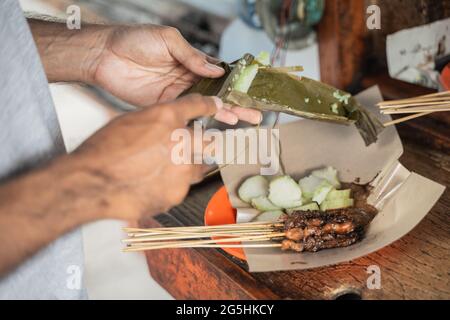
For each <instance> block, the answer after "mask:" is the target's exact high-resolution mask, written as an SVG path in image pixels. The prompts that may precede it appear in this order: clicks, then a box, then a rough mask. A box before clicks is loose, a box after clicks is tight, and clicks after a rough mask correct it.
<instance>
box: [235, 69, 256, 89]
mask: <svg viewBox="0 0 450 320" xmlns="http://www.w3.org/2000/svg"><path fill="white" fill-rule="evenodd" d="M257 73H258V65H257V64H251V65H249V66H247V67H245V68H244V69H243V70H242V71H241V74H240V75H239V78H238V79H237V81H236V83H235V84H234V86H233V90H236V91H239V92H242V93H247V91H248V89H250V86H251V85H252V82H253V79H255V77H256V74H257Z"/></svg>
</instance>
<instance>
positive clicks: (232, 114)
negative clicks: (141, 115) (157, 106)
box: [93, 25, 262, 125]
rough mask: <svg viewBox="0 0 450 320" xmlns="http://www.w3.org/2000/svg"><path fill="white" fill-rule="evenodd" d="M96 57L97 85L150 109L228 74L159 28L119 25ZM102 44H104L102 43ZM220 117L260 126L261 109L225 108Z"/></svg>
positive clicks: (172, 32)
mask: <svg viewBox="0 0 450 320" xmlns="http://www.w3.org/2000/svg"><path fill="white" fill-rule="evenodd" d="M108 32H109V35H108V36H107V37H106V38H105V37H98V39H106V40H105V45H104V49H103V50H102V52H101V54H100V55H99V56H98V57H96V62H95V68H93V70H94V73H93V82H94V83H95V84H97V85H100V86H101V87H103V88H104V89H106V90H107V91H109V92H110V93H112V94H113V95H115V96H117V97H118V98H121V99H122V100H124V101H127V102H129V103H131V104H134V105H136V106H141V107H147V106H149V105H152V104H154V103H160V102H165V101H169V100H173V99H175V98H176V97H177V96H178V95H179V94H180V93H181V92H183V91H184V90H185V89H187V88H189V87H190V86H192V85H193V84H194V83H195V82H196V81H197V80H198V79H199V77H211V78H216V77H220V76H222V75H223V74H224V70H223V69H222V68H220V67H218V66H216V65H215V64H216V63H217V62H218V61H217V60H216V59H214V58H212V57H209V56H207V55H206V54H204V53H202V52H200V51H199V50H197V49H195V48H193V47H192V46H191V45H190V44H189V43H188V42H187V41H186V40H185V39H184V38H183V37H182V35H181V34H180V33H179V32H178V30H177V29H174V28H171V27H164V26H156V25H145V26H118V27H112V29H111V30H109V31H108ZM102 41H103V40H102ZM215 118H216V119H217V120H219V121H222V122H225V123H228V124H232V125H233V124H236V123H237V122H238V120H244V121H247V122H249V123H252V124H258V123H260V122H261V119H262V115H261V113H260V112H259V111H257V110H252V109H247V108H241V107H236V106H230V105H225V106H224V108H223V109H222V110H220V111H219V112H218V113H217V114H216V116H215Z"/></svg>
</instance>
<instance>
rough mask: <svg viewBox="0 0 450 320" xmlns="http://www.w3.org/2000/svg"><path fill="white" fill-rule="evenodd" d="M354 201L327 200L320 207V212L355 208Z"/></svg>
mask: <svg viewBox="0 0 450 320" xmlns="http://www.w3.org/2000/svg"><path fill="white" fill-rule="evenodd" d="M353 203H354V201H353V199H334V200H326V201H324V202H322V204H321V205H320V210H322V211H326V210H332V209H342V208H347V207H352V206H353Z"/></svg>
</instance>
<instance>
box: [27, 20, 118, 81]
mask: <svg viewBox="0 0 450 320" xmlns="http://www.w3.org/2000/svg"><path fill="white" fill-rule="evenodd" d="M28 23H29V25H30V28H31V32H32V34H33V38H34V41H35V42H36V45H37V48H38V51H39V55H40V57H41V60H42V63H43V65H44V69H45V72H46V74H47V78H48V80H49V82H58V81H68V82H70V81H77V82H85V83H92V81H93V78H94V73H95V70H96V64H97V62H98V58H99V56H100V55H101V53H102V51H103V49H104V46H105V43H106V41H107V37H108V35H109V30H110V27H108V26H103V25H87V24H86V25H82V27H81V29H79V30H77V29H74V30H69V29H68V28H67V26H66V24H65V23H58V22H50V21H43V20H37V19H33V18H29V19H28Z"/></svg>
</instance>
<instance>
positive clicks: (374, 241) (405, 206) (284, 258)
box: [221, 87, 445, 272]
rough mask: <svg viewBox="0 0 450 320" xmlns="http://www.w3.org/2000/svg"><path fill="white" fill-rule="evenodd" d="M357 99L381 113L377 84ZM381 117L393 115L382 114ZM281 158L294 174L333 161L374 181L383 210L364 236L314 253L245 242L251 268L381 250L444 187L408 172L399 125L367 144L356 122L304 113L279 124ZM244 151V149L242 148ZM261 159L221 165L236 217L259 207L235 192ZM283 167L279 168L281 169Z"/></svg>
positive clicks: (343, 172) (344, 173) (315, 263)
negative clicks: (305, 116) (320, 118)
mask: <svg viewBox="0 0 450 320" xmlns="http://www.w3.org/2000/svg"><path fill="white" fill-rule="evenodd" d="M356 98H357V99H358V101H359V102H360V103H361V104H362V105H364V106H366V107H367V108H368V109H372V111H373V112H375V114H379V113H378V112H377V110H376V109H375V108H376V106H375V104H376V103H377V102H379V101H381V100H382V98H381V94H380V92H379V90H378V88H376V87H374V88H371V89H368V90H366V91H364V92H362V93H360V94H359V95H358V96H356ZM380 119H381V120H382V121H386V120H389V117H388V116H381V115H380ZM279 129H280V146H279V147H280V148H279V150H280V159H281V163H282V164H283V169H284V170H283V172H284V173H285V174H289V175H291V176H293V177H294V178H295V179H298V178H301V177H304V176H306V175H307V174H309V172H310V171H312V170H314V169H317V168H322V167H324V166H333V167H335V168H336V169H337V170H338V172H339V179H340V181H343V182H353V181H359V182H360V183H369V182H370V183H371V184H372V185H373V186H374V189H373V190H372V192H371V195H370V197H369V202H370V203H372V204H374V205H375V206H376V207H377V208H378V209H379V210H380V211H379V213H378V215H377V216H376V217H375V219H374V220H373V221H372V223H371V224H370V226H369V228H368V230H367V233H366V236H365V238H364V239H363V240H362V241H361V242H359V243H356V244H354V245H352V246H349V247H346V248H336V249H328V250H322V251H319V252H316V253H309V252H304V253H295V252H282V251H281V250H280V249H279V248H248V249H247V248H246V249H245V254H246V257H247V262H248V265H249V269H250V271H253V272H262V271H276V270H293V269H308V268H314V267H321V266H325V265H331V264H336V263H340V262H344V261H350V260H352V259H356V258H358V257H362V256H364V255H367V254H369V253H371V252H373V251H376V250H379V249H381V248H383V247H384V246H387V245H389V244H391V243H392V242H394V241H396V240H398V239H399V238H401V237H402V236H404V235H405V234H407V233H408V232H409V231H411V230H412V228H414V226H415V225H417V224H418V223H419V222H420V221H421V220H422V219H423V218H424V217H425V215H426V214H427V213H428V211H429V210H430V209H431V208H432V206H433V205H434V203H435V202H436V201H437V200H438V199H439V197H440V196H441V195H442V193H443V191H444V189H445V188H444V187H443V186H441V185H439V184H437V183H435V182H433V181H431V180H429V179H426V178H424V177H421V176H419V175H417V174H415V173H411V172H409V171H408V170H407V169H405V168H404V167H403V166H402V165H401V164H400V163H399V162H398V158H399V157H400V156H401V154H402V152H403V147H402V144H401V141H400V138H399V136H398V134H397V131H396V129H395V127H393V126H391V127H388V128H386V130H384V131H383V132H382V133H381V135H380V136H379V140H378V142H377V143H375V144H372V145H370V146H369V147H366V146H365V145H364V142H363V141H362V140H361V138H360V137H359V135H358V132H357V130H356V129H355V128H354V127H353V126H347V127H346V126H341V125H336V124H333V123H326V122H318V121H312V120H306V119H304V120H303V119H302V120H299V121H296V122H292V123H288V124H283V125H280V127H279ZM250 130H255V129H250ZM237 152H238V153H237V154H238V155H240V156H245V150H240V151H239V150H238V151H237ZM260 168H261V165H228V166H226V167H224V168H223V169H222V170H221V174H222V178H223V181H224V183H225V186H226V188H227V191H228V194H229V197H230V201H231V203H232V205H233V206H234V207H235V208H237V209H238V216H237V220H238V222H244V221H249V220H250V219H252V218H253V217H254V216H255V215H256V214H257V212H256V211H255V210H254V209H251V208H248V205H247V204H245V203H244V202H242V201H241V200H240V199H239V198H238V196H237V188H238V186H239V185H240V184H241V183H242V181H243V180H244V179H245V178H246V177H248V176H251V175H255V174H260ZM283 172H280V173H283Z"/></svg>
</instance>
